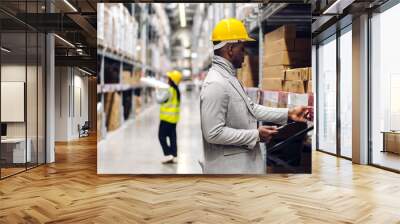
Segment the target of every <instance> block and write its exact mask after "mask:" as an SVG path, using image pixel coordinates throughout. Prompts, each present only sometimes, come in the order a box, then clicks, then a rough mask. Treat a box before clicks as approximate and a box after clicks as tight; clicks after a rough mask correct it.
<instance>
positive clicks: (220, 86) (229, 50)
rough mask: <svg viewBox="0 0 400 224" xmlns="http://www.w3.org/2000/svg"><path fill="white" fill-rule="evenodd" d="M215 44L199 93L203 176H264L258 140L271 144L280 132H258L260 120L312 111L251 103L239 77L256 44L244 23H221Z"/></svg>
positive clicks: (300, 117) (281, 120)
mask: <svg viewBox="0 0 400 224" xmlns="http://www.w3.org/2000/svg"><path fill="white" fill-rule="evenodd" d="M212 41H213V45H214V56H213V60H212V66H211V68H210V70H209V71H208V74H207V76H206V78H205V80H204V82H203V86H202V90H201V93H200V112H201V126H202V133H203V143H204V164H203V166H202V168H203V172H204V173H206V174H242V173H248V174H262V173H265V172H266V169H265V162H264V159H263V158H262V153H261V149H260V145H259V142H260V141H263V142H266V141H269V140H270V139H271V137H272V136H273V135H274V134H276V133H277V130H276V127H272V126H261V127H258V128H257V121H268V122H272V123H276V124H284V123H286V122H287V120H288V118H290V119H292V120H294V121H305V116H306V115H307V113H308V112H307V111H308V108H306V107H296V108H293V109H286V108H269V107H265V106H262V105H258V104H256V103H254V102H252V101H251V100H250V98H249V97H248V96H247V94H246V92H245V90H244V88H243V86H242V85H241V83H240V81H239V80H238V79H237V78H236V69H238V68H241V66H242V63H243V60H244V53H245V52H244V50H245V48H244V43H245V42H248V41H255V40H254V39H252V38H250V37H249V35H248V33H247V31H246V28H245V26H244V24H243V23H242V22H241V21H239V20H237V19H233V18H231V19H223V20H221V21H220V22H219V23H217V25H216V26H215V28H214V30H213V33H212Z"/></svg>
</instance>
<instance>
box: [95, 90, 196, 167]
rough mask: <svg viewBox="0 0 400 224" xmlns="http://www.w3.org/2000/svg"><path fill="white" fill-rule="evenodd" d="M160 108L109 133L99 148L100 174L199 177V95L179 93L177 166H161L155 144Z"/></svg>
mask: <svg viewBox="0 0 400 224" xmlns="http://www.w3.org/2000/svg"><path fill="white" fill-rule="evenodd" d="M158 125H159V106H158V105H156V104H155V105H152V106H151V107H149V108H147V109H146V110H144V111H142V113H141V114H139V116H137V117H136V119H134V120H131V121H128V122H126V123H125V124H124V126H122V127H121V128H120V129H118V130H116V131H115V132H113V133H109V134H108V135H107V137H106V139H105V140H103V141H102V142H100V144H99V147H98V149H97V150H98V153H97V155H98V158H97V160H98V167H97V170H98V173H99V174H175V173H179V174H198V173H201V167H200V165H199V162H198V161H199V160H203V143H202V137H201V129H200V111H199V94H198V92H184V91H182V105H181V120H180V122H179V123H178V127H177V135H178V159H179V161H178V163H177V164H161V162H160V161H161V160H162V158H163V153H162V149H161V146H160V144H159V141H158Z"/></svg>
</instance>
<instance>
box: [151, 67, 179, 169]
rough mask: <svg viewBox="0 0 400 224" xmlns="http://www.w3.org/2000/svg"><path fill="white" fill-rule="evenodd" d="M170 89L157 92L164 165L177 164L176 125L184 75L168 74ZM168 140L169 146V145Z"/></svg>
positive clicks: (173, 72)
mask: <svg viewBox="0 0 400 224" xmlns="http://www.w3.org/2000/svg"><path fill="white" fill-rule="evenodd" d="M167 77H168V84H169V88H168V89H166V90H164V91H162V90H161V91H158V92H157V96H156V99H157V102H158V103H160V104H161V106H160V127H159V130H158V139H159V140H160V144H161V147H162V149H163V153H164V156H165V158H164V159H163V161H162V163H176V162H177V161H178V160H177V153H178V149H177V143H176V124H177V123H178V121H179V107H180V99H181V94H180V91H179V88H178V85H179V83H180V82H181V80H182V74H181V73H180V72H179V71H176V70H174V71H171V72H167ZM167 138H168V139H169V144H167Z"/></svg>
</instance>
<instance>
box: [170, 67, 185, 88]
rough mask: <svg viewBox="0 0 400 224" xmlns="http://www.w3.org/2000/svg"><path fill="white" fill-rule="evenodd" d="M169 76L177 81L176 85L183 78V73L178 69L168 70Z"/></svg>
mask: <svg viewBox="0 0 400 224" xmlns="http://www.w3.org/2000/svg"><path fill="white" fill-rule="evenodd" d="M167 76H168V78H170V79H171V80H172V81H173V82H174V83H175V85H178V84H179V83H180V82H181V80H182V73H180V72H179V71H177V70H174V71H171V72H167Z"/></svg>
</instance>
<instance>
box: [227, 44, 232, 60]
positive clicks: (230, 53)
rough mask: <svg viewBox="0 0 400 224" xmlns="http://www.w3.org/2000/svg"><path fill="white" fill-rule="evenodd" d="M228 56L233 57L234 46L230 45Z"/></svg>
mask: <svg viewBox="0 0 400 224" xmlns="http://www.w3.org/2000/svg"><path fill="white" fill-rule="evenodd" d="M228 55H229V57H233V44H229V45H228Z"/></svg>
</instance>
